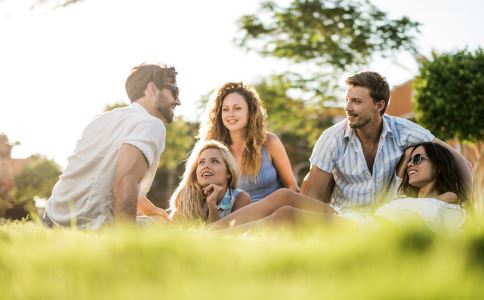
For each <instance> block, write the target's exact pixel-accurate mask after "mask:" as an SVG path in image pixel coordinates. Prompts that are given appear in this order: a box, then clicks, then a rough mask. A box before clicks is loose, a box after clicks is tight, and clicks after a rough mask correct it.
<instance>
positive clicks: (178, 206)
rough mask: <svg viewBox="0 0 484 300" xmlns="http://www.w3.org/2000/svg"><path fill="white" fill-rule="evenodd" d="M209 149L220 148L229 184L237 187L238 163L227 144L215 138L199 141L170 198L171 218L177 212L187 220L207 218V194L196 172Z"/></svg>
mask: <svg viewBox="0 0 484 300" xmlns="http://www.w3.org/2000/svg"><path fill="white" fill-rule="evenodd" d="M207 149H217V150H219V152H220V154H221V156H222V158H223V160H224V163H225V166H226V167H227V171H228V172H229V174H230V178H229V179H228V181H227V186H228V187H229V188H233V189H235V188H236V187H237V183H238V180H239V174H238V172H237V165H236V163H235V159H234V157H233V156H232V153H230V150H229V149H228V148H227V146H225V145H224V144H222V143H221V142H219V141H215V140H206V141H199V142H198V143H197V144H196V145H195V147H194V148H193V150H192V151H191V153H190V156H189V157H188V159H187V163H186V167H185V172H184V173H183V176H182V180H181V182H180V184H179V185H178V187H177V188H176V190H175V192H174V193H173V195H172V196H171V198H170V211H171V212H170V219H173V216H174V215H175V214H176V217H177V218H178V219H179V220H181V221H186V222H190V221H196V220H202V221H205V220H207V216H206V215H205V213H204V211H203V204H204V202H205V195H204V194H203V192H202V187H201V186H200V184H199V183H198V181H197V174H196V171H197V166H198V160H199V158H200V155H201V154H202V152H203V151H205V150H207Z"/></svg>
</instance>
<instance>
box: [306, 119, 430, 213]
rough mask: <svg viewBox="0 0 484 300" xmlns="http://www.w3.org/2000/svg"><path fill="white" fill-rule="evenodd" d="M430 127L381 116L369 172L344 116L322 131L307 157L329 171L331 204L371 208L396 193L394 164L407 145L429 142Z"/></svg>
mask: <svg viewBox="0 0 484 300" xmlns="http://www.w3.org/2000/svg"><path fill="white" fill-rule="evenodd" d="M433 138H434V136H433V135H432V134H431V133H430V131H428V130H426V129H424V128H422V127H420V126H418V125H417V124H415V123H413V122H411V121H409V120H406V119H403V118H399V117H393V116H388V115H384V116H383V130H382V133H381V135H380V140H379V142H378V148H377V153H376V156H375V161H374V163H373V172H371V173H370V171H369V170H368V166H367V164H366V160H365V156H364V154H363V150H362V147H361V144H360V140H359V139H358V137H357V135H356V132H355V130H354V129H352V128H351V127H349V125H348V124H347V120H346V119H345V120H343V121H341V122H339V123H337V124H335V125H333V126H332V127H330V128H328V129H327V130H325V131H324V132H323V134H321V136H320V137H319V139H318V141H317V142H316V145H315V146H314V148H313V153H312V154H311V158H310V159H309V161H310V162H311V164H312V165H313V166H316V167H318V168H319V169H321V170H323V171H325V172H327V173H332V174H333V178H334V181H335V186H334V189H333V194H332V200H331V204H332V205H333V206H334V207H335V208H337V209H340V210H346V209H348V208H364V209H370V208H372V207H373V206H374V205H378V204H379V203H380V202H386V201H388V200H391V199H393V198H395V197H396V196H397V189H398V186H397V185H398V183H397V181H398V178H397V177H396V175H395V167H396V165H397V163H398V161H399V160H400V157H401V156H402V154H403V152H404V151H405V149H406V148H407V147H408V146H411V145H415V144H417V143H421V142H430V141H432V140H433Z"/></svg>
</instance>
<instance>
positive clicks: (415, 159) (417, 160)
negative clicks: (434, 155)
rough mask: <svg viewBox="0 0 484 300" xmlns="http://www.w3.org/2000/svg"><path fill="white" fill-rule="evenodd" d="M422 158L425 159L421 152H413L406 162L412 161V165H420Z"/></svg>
mask: <svg viewBox="0 0 484 300" xmlns="http://www.w3.org/2000/svg"><path fill="white" fill-rule="evenodd" d="M424 159H427V158H426V157H423V156H422V155H421V154H415V155H414V156H413V157H411V158H410V159H409V160H408V162H407V163H408V164H409V163H412V164H413V165H415V166H417V165H420V163H421V162H422V160H424Z"/></svg>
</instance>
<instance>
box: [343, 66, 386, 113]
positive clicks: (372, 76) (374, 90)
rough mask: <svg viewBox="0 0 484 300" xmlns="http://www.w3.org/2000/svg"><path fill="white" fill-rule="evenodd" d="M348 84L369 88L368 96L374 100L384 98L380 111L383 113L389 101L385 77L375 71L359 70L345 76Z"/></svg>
mask: <svg viewBox="0 0 484 300" xmlns="http://www.w3.org/2000/svg"><path fill="white" fill-rule="evenodd" d="M345 82H346V84H347V85H348V86H359V87H365V88H367V89H369V90H370V97H371V98H372V99H373V101H374V102H377V101H380V100H384V101H385V106H384V107H383V110H382V111H381V115H383V114H384V113H385V111H386V110H387V107H388V103H389V102H390V87H389V86H388V82H387V80H386V79H385V77H383V76H381V75H380V74H379V73H377V72H369V71H364V72H359V73H356V74H354V75H352V76H350V77H348V78H346V81H345Z"/></svg>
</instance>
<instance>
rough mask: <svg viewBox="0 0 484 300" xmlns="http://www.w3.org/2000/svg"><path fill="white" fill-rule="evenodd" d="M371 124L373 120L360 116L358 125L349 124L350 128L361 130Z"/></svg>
mask: <svg viewBox="0 0 484 300" xmlns="http://www.w3.org/2000/svg"><path fill="white" fill-rule="evenodd" d="M370 122H371V118H368V117H367V118H365V117H362V116H361V115H359V116H358V121H357V122H356V123H349V125H350V127H351V128H353V129H355V128H358V129H359V128H361V127H364V126H365V125H366V124H368V123H370Z"/></svg>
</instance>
